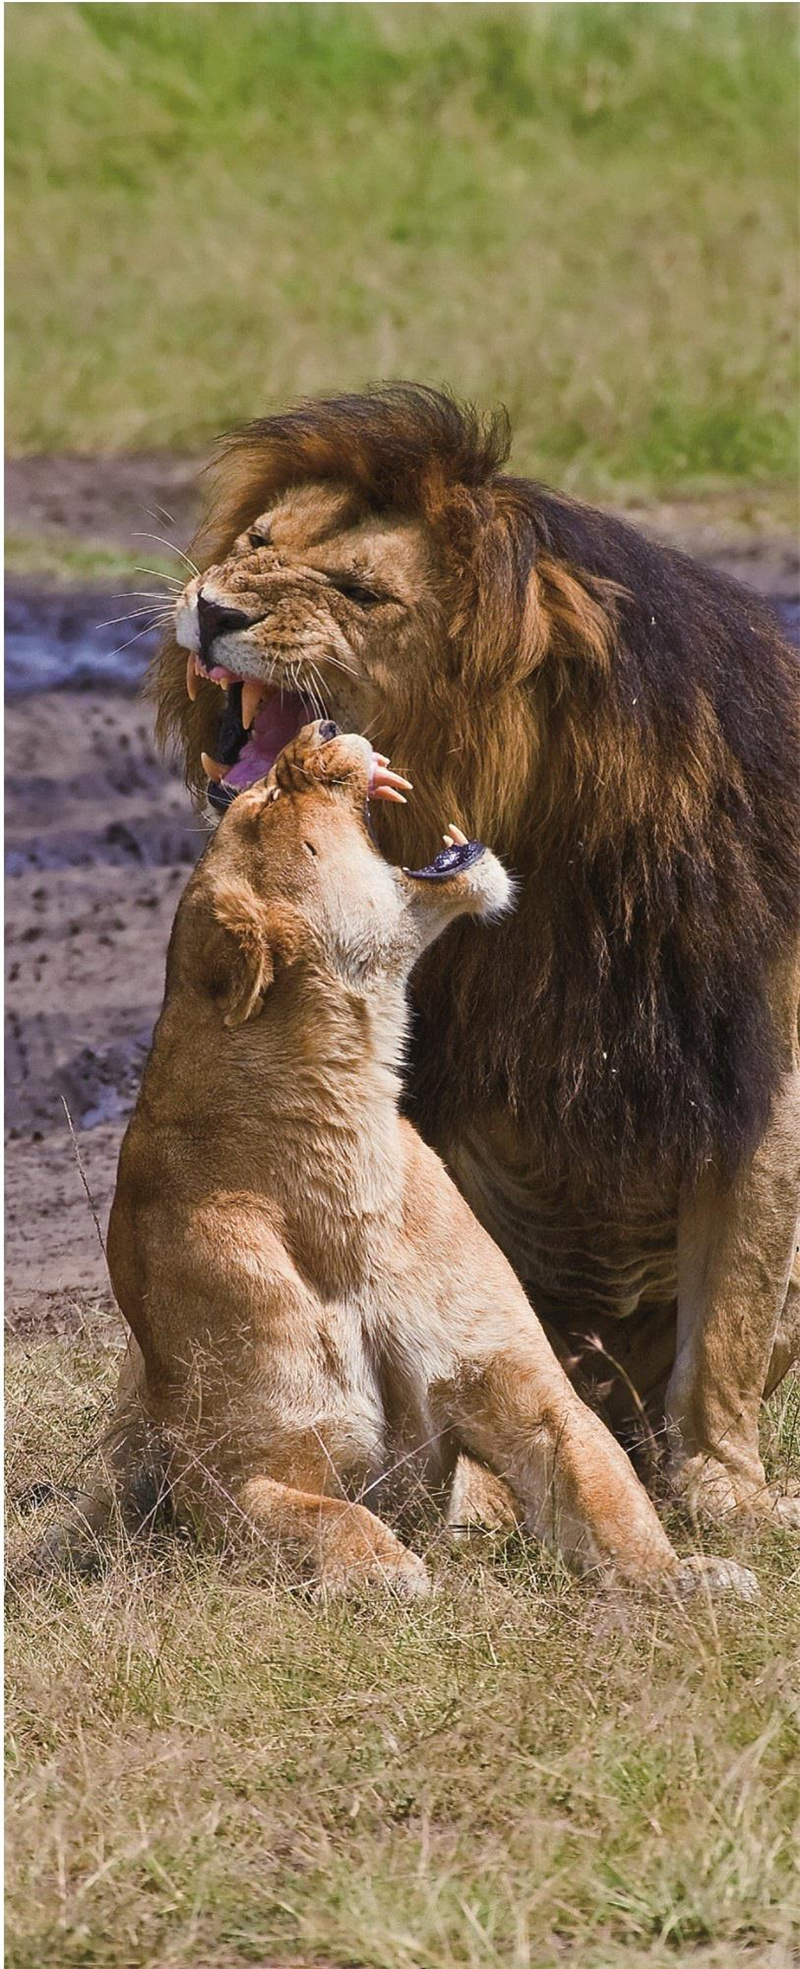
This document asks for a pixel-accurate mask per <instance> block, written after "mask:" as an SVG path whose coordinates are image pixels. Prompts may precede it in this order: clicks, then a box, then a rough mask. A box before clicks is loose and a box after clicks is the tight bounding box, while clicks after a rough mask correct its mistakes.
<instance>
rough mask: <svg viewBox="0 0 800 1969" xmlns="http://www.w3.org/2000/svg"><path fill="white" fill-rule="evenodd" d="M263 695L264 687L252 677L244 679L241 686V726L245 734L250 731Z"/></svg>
mask: <svg viewBox="0 0 800 1969" xmlns="http://www.w3.org/2000/svg"><path fill="white" fill-rule="evenodd" d="M263 695H264V685H263V684H259V683H256V681H255V680H254V678H252V677H245V679H244V682H243V684H242V724H243V725H244V728H245V731H246V732H248V731H249V730H250V726H251V725H252V722H253V719H254V717H255V715H256V712H257V710H258V707H259V704H260V703H261V699H262V697H263Z"/></svg>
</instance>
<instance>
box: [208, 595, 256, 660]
mask: <svg viewBox="0 0 800 1969" xmlns="http://www.w3.org/2000/svg"><path fill="white" fill-rule="evenodd" d="M197 626H198V629H199V631H200V655H201V656H203V657H207V656H208V655H209V652H210V650H211V645H212V643H214V642H216V639H217V637H218V636H234V635H235V634H236V632H237V630H239V629H249V627H250V617H249V615H243V614H242V612H241V609H238V608H225V607H223V605H222V604H221V603H220V602H210V601H208V599H207V597H206V596H205V595H204V594H203V592H202V589H201V591H200V594H199V595H198V597H197Z"/></svg>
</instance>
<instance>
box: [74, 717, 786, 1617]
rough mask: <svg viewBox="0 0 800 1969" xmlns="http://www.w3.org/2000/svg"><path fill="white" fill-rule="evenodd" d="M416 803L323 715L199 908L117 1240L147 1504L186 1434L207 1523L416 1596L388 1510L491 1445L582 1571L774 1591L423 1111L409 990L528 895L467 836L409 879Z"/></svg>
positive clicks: (116, 1220)
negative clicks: (600, 1372) (655, 1444)
mask: <svg viewBox="0 0 800 1969" xmlns="http://www.w3.org/2000/svg"><path fill="white" fill-rule="evenodd" d="M404 784H406V783H405V782H403V781H402V780H401V779H400V778H399V777H398V776H396V775H394V774H393V773H391V772H390V771H389V768H388V761H386V760H385V759H383V758H376V756H375V755H374V754H373V751H372V748H371V746H370V744H369V743H368V741H367V740H366V739H364V738H361V737H352V736H351V737H342V736H340V735H339V734H338V733H337V730H336V726H335V725H332V724H325V723H322V724H320V723H317V724H313V725H311V726H309V727H308V728H307V729H305V730H304V731H302V732H301V733H300V735H299V736H298V737H297V738H296V739H295V740H294V742H293V743H292V744H290V745H289V746H288V748H287V749H286V750H285V751H284V752H283V753H282V755H281V757H280V758H279V759H278V761H277V764H276V766H275V767H274V768H273V770H272V771H271V772H270V774H269V776H268V778H267V779H266V780H265V781H261V782H260V783H258V784H257V785H256V786H254V787H252V788H250V789H249V790H248V791H247V792H245V793H243V794H242V795H241V797H240V798H239V799H238V800H237V801H236V803H235V805H234V806H233V807H232V808H231V810H230V812H229V813H228V814H226V817H225V819H224V821H223V823H222V826H221V827H220V829H219V833H218V834H217V836H216V838H215V840H214V841H213V842H212V844H211V846H210V847H209V848H208V849H207V851H206V853H205V854H204V856H203V858H202V860H201V862H200V864H199V866H198V868H197V870H196V872H195V874H194V875H193V876H192V878H191V880H190V882H189V885H188V887H187V889H186V891H185V894H184V896H183V898H182V901H181V903H180V906H179V909H178V913H177V917H176V920H175V926H174V930H173V934H172V939H171V942H170V949H169V957H168V965H167V986H166V997H165V1002H164V1007H163V1010H162V1013H161V1017H160V1019H159V1022H158V1026H157V1028H156V1034H155V1038H154V1041H153V1048H152V1052H151V1055H150V1059H149V1061H148V1065H147V1068H146V1071H145V1076H144V1080H143V1084H142V1090H141V1094H140V1098H139V1102H138V1106H137V1109H136V1112H135V1115H134V1117H133V1120H132V1121H131V1124H130V1127H129V1129H128V1132H127V1135H126V1137H125V1141H124V1143H123V1147H122V1153H121V1156H120V1164H119V1176H118V1181H117V1189H116V1194H115V1198H114V1203H113V1208H112V1212H111V1221H110V1225H109V1235H108V1258H109V1267H110V1272H111V1278H112V1282H113V1285H114V1290H115V1293H116V1296H117V1299H118V1301H119V1304H120V1306H121V1308H122V1311H123V1313H124V1314H125V1317H126V1319H127V1320H128V1322H129V1324H130V1327H131V1329H132V1332H133V1335H134V1336H135V1341H136V1347H135V1351H134V1353H133V1355H132V1358H131V1364H130V1365H129V1367H128V1368H127V1369H126V1371H125V1374H124V1376H123V1387H122V1391H121V1402H120V1407H119V1414H118V1417H117V1422H116V1426H115V1430H114V1432H113V1435H114V1439H115V1441H116V1450H115V1453H114V1456H113V1458H112V1466H113V1469H114V1471H115V1481H116V1483H117V1485H118V1486H119V1487H120V1490H121V1494H122V1501H123V1505H124V1504H125V1499H126V1492H127V1493H130V1492H133V1493H134V1494H135V1493H136V1491H137V1487H138V1483H139V1465H140V1463H141V1460H142V1455H143V1445H144V1444H145V1443H146V1441H147V1440H148V1439H152V1440H161V1441H163V1442H164V1444H165V1445H166V1451H165V1453H166V1457H167V1462H168V1477H169V1483H170V1487H171V1491H172V1495H173V1498H174V1501H175V1504H176V1507H177V1510H178V1511H179V1513H190V1514H191V1516H192V1518H193V1519H194V1520H195V1522H197V1523H199V1524H200V1525H201V1526H202V1527H203V1528H205V1529H206V1530H207V1531H210V1532H212V1533H220V1532H223V1531H224V1532H225V1533H226V1535H227V1534H228V1533H230V1532H231V1531H234V1532H235V1531H237V1530H241V1529H243V1528H249V1529H250V1530H251V1532H255V1533H258V1534H260V1535H262V1536H263V1537H265V1538H266V1539H268V1540H272V1541H276V1542H278V1543H280V1545H282V1546H287V1547H289V1548H293V1549H294V1550H295V1552H296V1553H297V1554H298V1555H299V1556H300V1557H301V1558H302V1559H303V1560H305V1561H306V1562H307V1563H309V1564H310V1567H311V1569H312V1572H313V1574H314V1576H315V1577H316V1579H317V1580H318V1581H319V1582H320V1583H322V1584H323V1585H324V1586H325V1587H326V1588H328V1589H331V1590H338V1589H341V1588H345V1587H347V1586H349V1585H351V1584H353V1583H356V1584H357V1583H359V1582H366V1581H377V1580H382V1581H385V1582H387V1583H389V1584H391V1585H392V1586H394V1587H395V1588H396V1589H397V1590H398V1592H400V1593H401V1594H403V1595H416V1594H420V1593H423V1592H424V1591H425V1590H426V1589H427V1583H428V1580H427V1573H426V1569H425V1566H424V1564H423V1562H422V1560H421V1559H420V1558H419V1557H417V1556H416V1555H415V1554H414V1553H413V1552H412V1551H410V1550H409V1549H408V1547H407V1546H406V1545H404V1544H403V1543H401V1541H400V1539H399V1538H398V1536H397V1535H396V1533H395V1532H394V1531H393V1530H391V1529H390V1527H389V1526H388V1525H387V1524H386V1523H385V1522H384V1520H383V1519H382V1518H381V1517H380V1516H378V1515H377V1506H378V1504H379V1502H380V1500H381V1497H382V1494H383V1491H384V1489H385V1488H386V1487H387V1486H388V1487H389V1488H390V1489H391V1483H392V1480H393V1479H394V1480H395V1481H396V1479H397V1477H398V1476H399V1477H402V1476H405V1477H406V1479H408V1477H409V1475H410V1474H411V1473H412V1472H413V1473H414V1475H415V1476H416V1477H417V1478H418V1477H419V1476H420V1474H422V1475H423V1476H424V1478H425V1480H426V1482H428V1483H433V1484H434V1485H438V1484H441V1483H442V1482H443V1481H446V1480H447V1479H448V1478H449V1477H450V1476H451V1474H452V1471H453V1468H454V1465H455V1462H456V1457H457V1455H458V1452H459V1450H460V1449H463V1448H464V1447H467V1448H468V1449H469V1450H470V1451H471V1452H472V1454H473V1455H474V1456H477V1457H479V1458H480V1459H482V1460H483V1461H485V1463H486V1464H487V1465H488V1467H489V1468H490V1469H491V1470H493V1471H495V1472H497V1473H498V1475H500V1476H502V1477H503V1478H504V1479H505V1480H506V1481H507V1482H508V1484H509V1485H510V1486H511V1489H512V1491H513V1493H514V1495H515V1497H516V1498H517V1500H518V1502H519V1507H520V1511H521V1513H522V1514H523V1516H524V1518H525V1521H526V1523H527V1524H528V1525H529V1526H530V1528H531V1530H533V1531H534V1532H535V1533H536V1534H537V1535H538V1536H539V1537H540V1538H542V1539H545V1540H547V1541H548V1542H549V1543H552V1544H555V1545H557V1546H558V1548H559V1549H560V1550H561V1551H562V1552H563V1553H564V1555H565V1557H566V1558H567V1559H568V1560H569V1561H570V1562H571V1563H572V1564H573V1565H575V1566H576V1567H579V1568H581V1569H586V1568H589V1567H591V1568H599V1569H602V1570H604V1571H613V1572H614V1573H616V1574H618V1575H619V1576H620V1577H621V1578H622V1579H624V1580H627V1581H634V1582H639V1583H647V1582H659V1581H666V1582H668V1583H672V1584H674V1585H675V1586H676V1587H678V1588H684V1587H688V1586H691V1585H696V1584H697V1583H698V1581H701V1580H705V1581H706V1583H707V1584H708V1585H710V1586H712V1587H717V1586H719V1587H728V1588H731V1587H732V1588H734V1589H735V1590H737V1591H739V1592H743V1593H745V1594H749V1593H751V1592H752V1591H753V1589H754V1582H753V1579H752V1575H751V1574H750V1573H748V1572H747V1571H745V1570H744V1569H742V1568H741V1567H737V1566H733V1565H729V1564H726V1562H725V1561H722V1560H713V1559H712V1560H701V1559H695V1560H690V1561H682V1560H679V1559H678V1557H677V1555H676V1553H675V1552H674V1550H673V1548H672V1546H671V1545H670V1542H669V1540H668V1538H667V1537H666V1534H665V1533H664V1531H663V1530H662V1527H661V1525H660V1524H659V1521H658V1518H657V1517H656V1514H655V1511H654V1509H653V1506H652V1504H651V1503H650V1500H649V1498H648V1497H647V1494H646V1492H645V1491H644V1489H643V1488H642V1486H641V1485H640V1484H639V1482H638V1479H637V1478H636V1477H635V1475H634V1473H633V1470H632V1467H631V1464H630V1462H629V1461H628V1458H627V1457H626V1456H625V1454H624V1452H623V1450H622V1449H620V1447H619V1446H618V1444H617V1443H616V1442H615V1441H614V1439H613V1437H612V1436H611V1435H610V1434H609V1432H608V1431H607V1429H606V1428H605V1426H604V1424H603V1423H602V1422H601V1421H600V1420H599V1418H598V1417H597V1416H595V1415H594V1414H592V1413H591V1411H590V1410H589V1409H588V1408H586V1407H585V1406H584V1404H583V1403H582V1402H581V1400H580V1399H579V1397H578V1396H577V1394H576V1393H575V1391H574V1389H573V1388H572V1386H571V1384H570V1382H569V1381H568V1379H567V1377H566V1376H565V1374H564V1372H563V1370H562V1368H561V1367H560V1366H559V1364H558V1362H557V1360H556V1358H555V1356H554V1354H553V1353H552V1351H551V1349H550V1346H549V1344H548V1342H547V1340H546V1338H545V1336H544V1333H543V1332H542V1329H541V1327H540V1326H539V1323H538V1321H537V1319H536V1317H535V1315H534V1313H533V1312H532V1310H531V1307H530V1305H529V1303H528V1301H527V1299H526V1297H525V1294H524V1292H523V1290H522V1288H521V1286H520V1285H519V1283H518V1281H517V1279H516V1278H515V1276H514V1274H513V1272H512V1270H511V1268H510V1266H509V1265H508V1263H507V1261H506V1259H505V1258H503V1256H502V1254H501V1253H500V1252H499V1251H498V1250H497V1248H496V1246H494V1245H493V1244H492V1242H491V1240H490V1238H489V1237H488V1236H487V1234H486V1232H485V1231H484V1230H482V1228H481V1227H480V1225H479V1224H478V1223H477V1221H476V1219H475V1218H474V1217H473V1215H472V1213H471V1211H470V1210H469V1208H468V1206H467V1204H466V1203H465V1202H464V1200H463V1198H462V1197H461V1196H460V1195H459V1192H458V1190H457V1189H456V1188H455V1185H454V1184H453V1183H451V1181H450V1179H449V1177H448V1176H447V1174H446V1173H445V1170H444V1168H443V1166H442V1164H441V1162H439V1160H438V1158H437V1157H436V1156H435V1155H434V1153H433V1152H432V1150H430V1149H429V1148H427V1147H426V1146H425V1144H424V1143H423V1142H422V1141H421V1140H420V1137H419V1136H418V1135H417V1134H416V1132H415V1131H414V1129H413V1128H412V1127H411V1124H410V1123H409V1122H408V1121H406V1120H403V1119H401V1117H400V1115H399V1113H398V1094H399V1082H398V1078H397V1064H398V1061H399V1058H400V1055H401V1051H402V1047H403V1043H404V1038H405V1029H406V1003H405V983H406V979H407V977H408V974H409V971H410V970H411V967H412V965H413V964H414V963H415V962H416V960H417V958H418V957H419V955H420V953H421V951H422V950H424V949H425V948H426V946H427V945H428V944H430V943H432V942H433V940H434V938H436V937H437V936H438V935H439V934H440V932H441V931H442V930H443V929H444V928H445V927H446V926H447V925H448V924H450V923H451V922H453V921H454V920H455V919H456V918H457V917H459V916H461V915H464V914H467V915H470V916H476V917H484V918H486V917H491V916H494V915H497V914H498V913H499V912H501V911H503V910H504V909H505V908H506V907H507V905H508V902H509V896H510V886H511V885H510V882H509V878H508V876H507V875H506V874H505V872H504V870H503V868H502V867H501V865H500V863H499V862H498V861H497V860H496V859H495V857H494V855H492V854H491V853H489V851H488V850H487V849H485V848H483V847H482V846H481V844H480V843H478V842H476V841H466V840H465V838H464V837H463V835H462V834H461V833H460V831H459V830H458V829H455V828H453V829H451V830H450V831H449V833H448V835H446V836H445V842H446V846H445V848H444V850H443V851H441V852H440V854H439V855H438V856H437V858H436V860H435V861H434V862H433V863H432V864H431V865H429V866H427V867H425V868H422V869H418V870H416V871H415V872H413V873H411V872H409V871H408V870H407V869H403V868H396V867H392V866H390V865H389V864H388V863H387V862H386V861H384V859H383V857H382V856H381V854H380V853H379V851H378V849H377V847H376V845H375V844H374V842H373V840H372V838H371V834H370V828H369V813H368V804H369V803H371V802H373V801H375V800H377V799H380V798H381V797H384V798H388V799H392V798H394V799H397V798H398V796H399V797H400V798H402V791H401V789H402V787H403V786H404ZM487 956H488V953H487ZM108 1502H109V1500H108V1498H102V1497H100V1498H97V1499H95V1500H94V1501H93V1502H92V1503H90V1504H87V1506H86V1507H85V1515H86V1516H87V1517H88V1518H89V1519H90V1521H91V1522H93V1523H94V1524H95V1525H97V1523H98V1521H99V1520H100V1519H102V1516H103V1513H104V1511H105V1510H106V1509H107V1507H108ZM371 1506H374V1507H375V1508H370V1507H371Z"/></svg>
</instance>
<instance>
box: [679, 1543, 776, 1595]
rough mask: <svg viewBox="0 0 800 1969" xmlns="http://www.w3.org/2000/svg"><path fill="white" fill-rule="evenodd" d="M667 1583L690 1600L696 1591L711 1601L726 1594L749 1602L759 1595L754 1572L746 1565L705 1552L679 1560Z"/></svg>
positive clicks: (759, 1591)
mask: <svg viewBox="0 0 800 1969" xmlns="http://www.w3.org/2000/svg"><path fill="white" fill-rule="evenodd" d="M670 1582H671V1584H672V1585H674V1587H675V1590H676V1592H677V1593H678V1596H679V1598H680V1599H682V1600H688V1599H691V1597H692V1596H693V1595H694V1594H697V1593H702V1594H704V1595H706V1596H707V1597H708V1598H709V1599H712V1600H716V1599H719V1598H721V1597H722V1596H723V1595H724V1594H729V1595H730V1596H731V1597H732V1598H733V1599H736V1600H748V1601H750V1603H751V1604H752V1602H753V1601H755V1600H758V1599H760V1597H761V1590H760V1587H759V1584H758V1580H757V1579H756V1576H755V1573H754V1572H751V1570H750V1567H749V1566H740V1565H739V1563H738V1560H736V1559H718V1558H716V1557H711V1558H707V1557H706V1556H705V1555H704V1554H697V1555H695V1556H694V1557H693V1558H691V1559H681V1561H680V1563H679V1565H678V1567H677V1570H676V1571H675V1572H673V1573H671V1574H670Z"/></svg>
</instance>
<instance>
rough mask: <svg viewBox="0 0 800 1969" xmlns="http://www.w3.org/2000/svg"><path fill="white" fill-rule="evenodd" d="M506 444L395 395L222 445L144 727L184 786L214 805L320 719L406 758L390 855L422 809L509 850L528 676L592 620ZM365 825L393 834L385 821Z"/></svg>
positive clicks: (597, 612) (471, 418) (500, 424)
mask: <svg viewBox="0 0 800 1969" xmlns="http://www.w3.org/2000/svg"><path fill="white" fill-rule="evenodd" d="M507 449H508V433H507V429H506V424H505V420H504V419H503V418H502V417H501V418H495V419H493V420H489V421H488V422H486V423H482V422H481V420H480V418H479V417H478V416H477V415H476V414H475V413H474V412H472V411H469V410H464V409H461V408H459V407H458V406H457V405H456V404H454V403H453V402H452V401H451V400H450V399H449V398H448V397H445V396H441V395H439V394H438V393H436V392H434V391H431V390H423V389H415V388H411V387H407V386H397V387H394V388H390V389H385V390H380V391H376V392H374V393H371V394H369V395H367V396H364V397H345V398H341V399H337V400H334V401H330V402H323V403H312V404H308V405H305V406H302V407H301V408H299V409H297V410H295V411H291V412H290V413H288V414H287V415H286V416H283V417H273V418H267V419H265V420H264V421H263V422H261V423H258V424H254V425H252V426H249V427H248V428H246V429H245V430H244V431H242V432H240V433H239V434H238V435H236V436H234V437H233V439H231V440H230V441H229V442H228V444H227V445H226V446H225V447H224V448H223V450H222V452H221V456H220V459H219V461H218V468H217V476H216V480H215V488H214V494H213V497H212V501H211V506H210V511H209V514H208V518H207V521H206V523H205V525H204V527H203V528H202V529H201V532H200V534H199V536H198V538H197V540H196V542H195V543H194V545H193V552H194V556H195V561H196V564H197V566H198V568H199V569H200V572H199V573H198V574H197V575H196V576H194V577H193V578H192V580H191V581H190V582H189V583H188V584H187V586H186V588H185V589H184V590H183V593H182V594H181V596H180V598H179V600H178V602H177V605H176V608H175V620H174V631H173V633H172V634H171V635H170V637H169V638H168V640H167V642H166V644H165V645H164V647H163V649H162V651H161V654H160V657H159V660H158V664H157V670H156V679H155V692H156V696H157V699H158V706H159V725H160V731H161V734H162V736H172V737H176V736H177V738H178V739H179V741H180V743H181V745H182V747H183V749H184V754H185V759H186V772H187V778H188V780H189V782H190V784H192V785H193V787H194V788H195V789H196V791H197V792H198V794H199V795H200V796H201V797H202V796H203V795H205V793H206V789H207V788H208V790H209V792H210V797H211V800H212V803H213V804H214V805H215V806H217V807H218V809H220V810H222V809H223V808H224V807H225V805H226V804H227V803H228V801H229V800H230V799H231V798H232V797H233V796H234V795H235V794H236V793H237V792H239V791H241V789H243V788H246V787H247V786H249V785H251V784H252V783H253V782H254V781H256V780H258V779H260V778H262V777H263V776H264V774H265V773H267V772H268V771H269V769H270V767H271V766H272V764H273V762H274V760H275V758H276V756H277V754H278V752H279V751H280V749H281V747H282V746H283V745H285V744H286V743H287V741H288V740H290V739H291V737H292V735H293V734H294V733H295V732H296V731H297V730H299V729H300V727H301V726H303V725H304V724H306V722H307V721H308V720H309V719H310V718H313V717H331V718H333V719H334V720H335V721H336V722H337V723H338V724H340V725H342V726H344V727H346V728H348V727H349V728H355V729H356V730H358V731H361V732H365V733H368V734H369V736H370V738H371V739H372V741H373V742H374V744H375V745H376V746H379V747H380V748H381V749H382V750H383V751H385V752H391V754H392V756H393V758H394V759H395V761H396V763H397V764H398V765H400V766H408V765H409V764H410V763H411V762H412V760H413V761H416V762H417V767H416V777H417V788H418V798H417V802H416V809H415V815H414V818H413V820H412V826H411V838H412V843H413V846H412V852H414V851H416V852H417V853H421V852H423V851H424V839H425V837H426V835H427V836H428V837H429V833H430V828H431V826H432V825H433V823H434V819H435V816H436V814H438V813H439V812H440V811H441V805H442V803H444V804H445V805H446V807H447V809H448V811H449V812H452V814H453V816H454V817H455V818H457V819H461V818H463V819H464V820H466V819H467V818H469V820H470V822H471V823H473V824H476V825H477V826H478V827H480V829H481V830H482V831H486V832H489V831H491V830H492V829H494V830H497V828H498V827H499V828H500V829H501V836H500V838H501V840H502V844H503V845H505V846H506V847H507V848H508V849H512V848H513V842H514V833H515V810H516V808H521V807H522V805H523V803H524V801H525V798H526V794H528V793H529V790H530V784H531V777H532V772H533V768H534V763H535V758H536V747H537V723H536V716H535V713H534V709H533V706H532V703H531V697H530V690H529V686H530V681H531V678H532V676H533V675H534V673H536V671H537V670H538V668H539V666H540V665H541V662H542V658H543V656H544V655H545V654H546V652H547V650H548V648H549V647H550V646H551V645H552V644H554V643H555V645H556V646H560V645H563V644H564V641H565V638H566V639H567V640H569V639H570V637H571V638H572V641H573V642H574V641H575V640H576V638H577V640H578V641H582V642H583V644H584V645H586V646H587V647H588V648H589V649H590V650H593V652H594V654H595V656H600V657H601V658H602V656H603V655H604V653H605V650H606V643H607V627H608V625H607V622H606V619H605V617H604V615H603V612H602V609H601V608H600V607H599V606H598V605H597V604H596V603H595V602H593V601H592V599H591V598H590V597H589V595H588V594H587V593H586V592H585V591H584V590H583V589H581V588H580V587H579V585H578V583H577V582H575V581H574V580H572V579H571V577H570V576H569V575H568V574H567V573H566V572H565V570H564V569H563V567H560V566H558V567H557V566H556V565H555V564H553V563H551V562H550V561H549V560H548V557H547V553H546V551H545V550H544V548H543V543H542V542H541V541H539V540H537V538H536V533H535V528H534V525H533V523H532V519H531V509H530V502H529V501H527V502H526V501H525V500H524V499H522V498H521V497H520V488H519V487H518V485H517V482H516V481H514V480H513V479H510V478H507V477H504V476H502V475H501V473H500V469H499V468H500V466H501V464H502V462H503V460H504V458H505V456H506V452H507ZM419 762H422V764H421V766H420V764H419ZM462 801H463V812H462ZM415 832H416V841H415V842H414V835H415ZM382 838H383V839H384V840H385V841H387V843H389V844H391V845H396V844H397V837H396V836H393V835H392V830H391V827H390V829H389V834H388V836H387V834H386V831H385V830H382ZM495 838H497V837H496V835H495ZM403 846H404V847H407V846H408V837H407V836H406V838H405V839H404V841H403Z"/></svg>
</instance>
